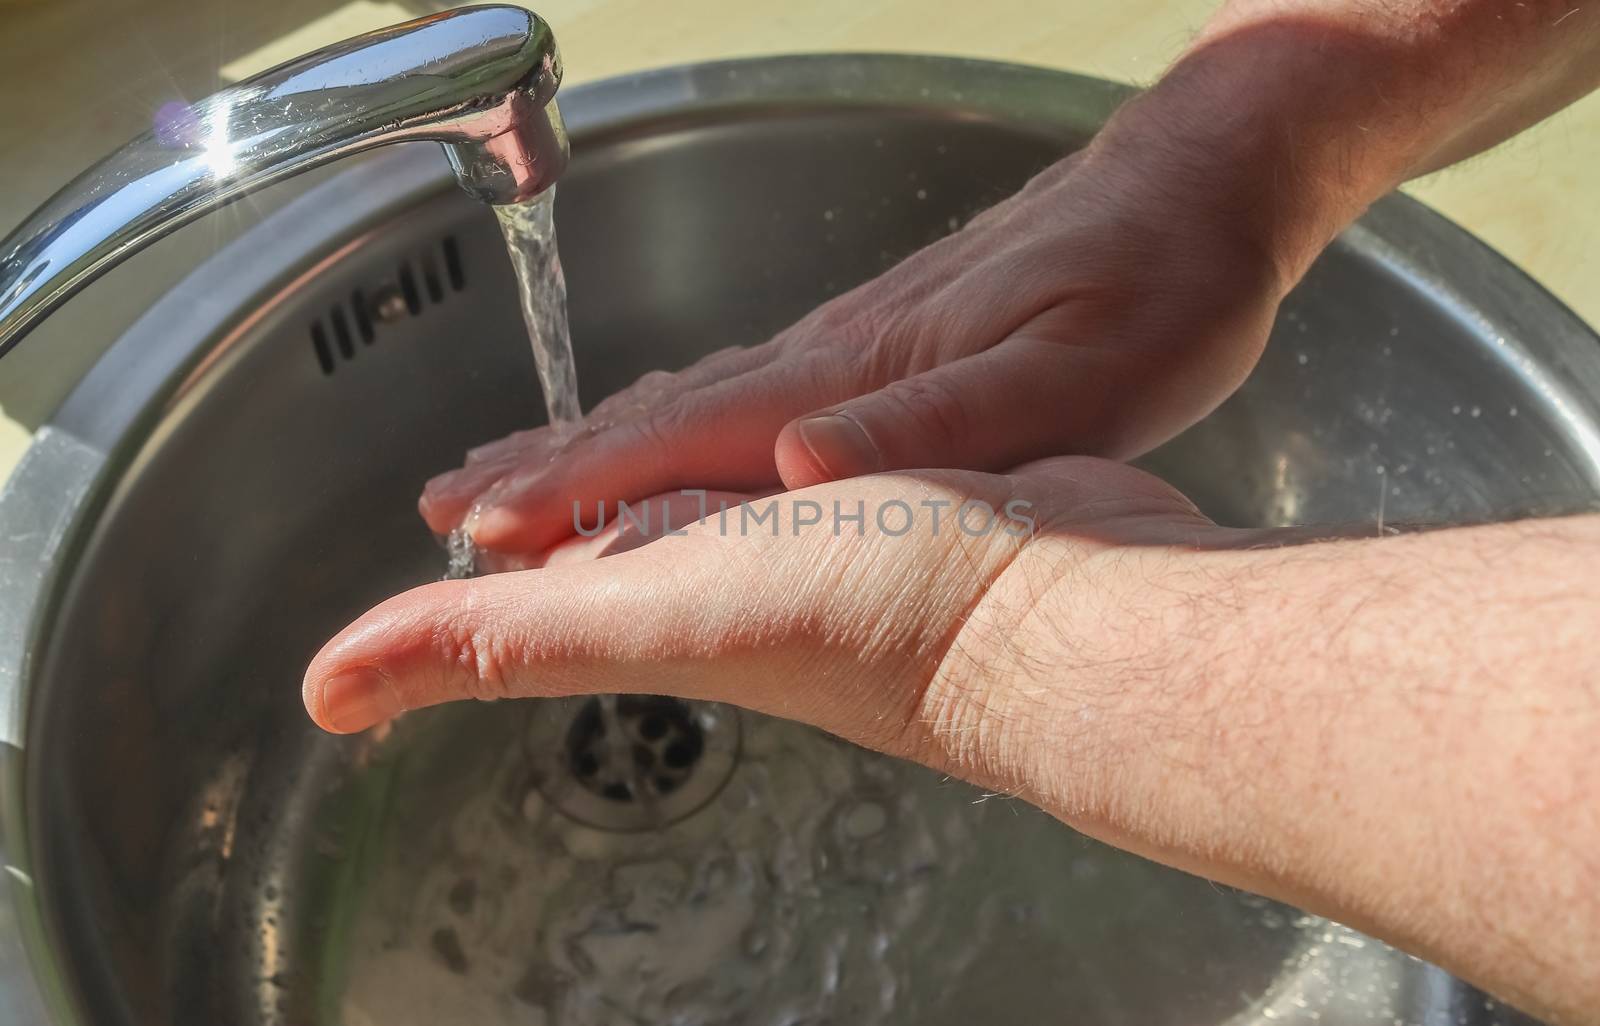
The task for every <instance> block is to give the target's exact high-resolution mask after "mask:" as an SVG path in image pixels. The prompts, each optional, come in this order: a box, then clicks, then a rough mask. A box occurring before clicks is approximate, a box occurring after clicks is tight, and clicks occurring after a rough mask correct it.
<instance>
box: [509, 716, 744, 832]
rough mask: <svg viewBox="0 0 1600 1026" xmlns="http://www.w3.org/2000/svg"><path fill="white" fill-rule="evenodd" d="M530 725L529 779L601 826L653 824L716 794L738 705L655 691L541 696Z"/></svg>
mask: <svg viewBox="0 0 1600 1026" xmlns="http://www.w3.org/2000/svg"><path fill="white" fill-rule="evenodd" d="M541 705H542V706H543V708H541V709H540V710H539V714H538V715H536V716H535V717H534V720H533V726H532V728H531V730H530V733H529V746H530V751H531V753H532V754H533V756H534V760H535V770H534V774H533V781H532V786H533V787H536V788H537V789H538V790H539V793H540V794H542V795H543V796H544V797H545V799H546V800H547V801H549V802H550V803H551V804H552V805H553V806H555V808H557V809H559V810H560V811H561V812H563V813H565V814H566V815H568V816H570V817H571V818H573V819H575V820H577V821H578V822H580V823H584V824H586V825H588V826H592V827H598V828H600V829H602V830H652V829H657V828H660V827H663V826H666V825H668V824H670V823H675V822H677V821H678V820H680V819H683V818H684V817H685V816H688V815H690V814H691V813H694V812H695V811H697V810H698V809H700V808H701V807H703V806H704V805H705V804H706V803H707V802H709V801H710V800H711V799H712V798H714V797H715V796H716V794H717V792H718V791H720V790H722V785H723V784H725V783H727V781H728V777H730V776H731V775H732V774H733V767H734V764H735V763H736V762H737V760H738V757H739V713H738V710H737V709H735V708H733V707H732V706H727V705H722V704H719V703H715V702H685V701H680V700H679V699H676V698H666V697H663V696H660V695H602V696H599V697H593V696H591V697H584V698H567V699H559V700H547V701H546V702H543V703H541Z"/></svg>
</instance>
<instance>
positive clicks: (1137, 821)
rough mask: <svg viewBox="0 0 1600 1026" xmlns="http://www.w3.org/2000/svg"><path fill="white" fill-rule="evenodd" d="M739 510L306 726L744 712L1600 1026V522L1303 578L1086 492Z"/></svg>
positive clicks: (1403, 541)
mask: <svg viewBox="0 0 1600 1026" xmlns="http://www.w3.org/2000/svg"><path fill="white" fill-rule="evenodd" d="M677 502H678V504H679V505H678V508H679V513H678V515H677V516H675V517H674V518H673V519H672V520H671V526H672V527H673V528H676V527H678V526H679V525H680V524H681V523H682V522H683V519H684V518H685V517H686V516H687V515H694V507H695V506H697V504H698V502H697V500H695V499H693V498H692V497H691V498H690V499H688V500H685V499H684V498H683V497H678V499H677ZM836 502H837V503H838V504H839V507H838V511H837V512H836V511H835V505H834V504H835V503H836ZM766 503H775V504H776V506H775V509H776V511H777V513H776V519H768V518H766V516H767V515H766V505H765V504H766ZM858 503H859V504H860V505H859V507H858V505H857V504H858ZM963 504H967V510H966V513H965V523H966V525H967V528H968V530H964V529H963V528H962V522H961V518H962V516H963V514H962V506H963ZM979 504H981V505H979ZM655 508H657V509H659V506H656V507H655ZM711 508H712V510H713V512H712V515H711V516H710V517H709V518H708V519H707V520H705V521H703V522H701V523H699V524H698V525H696V526H693V527H690V528H689V529H688V530H687V531H686V532H685V533H684V534H682V535H681V536H669V537H663V538H660V539H659V540H657V541H654V542H652V543H651V544H649V545H646V546H644V547H642V548H633V547H632V546H633V544H634V542H636V541H637V540H638V539H637V538H629V537H627V536H625V535H623V536H610V537H605V538H597V539H594V540H592V541H590V540H579V541H575V542H569V543H567V544H566V545H565V546H563V547H562V548H561V549H560V550H558V552H557V553H556V554H555V555H553V556H552V558H551V560H550V564H549V565H548V566H547V567H546V568H545V569H542V570H530V571H524V572H521V573H513V574H501V575H497V576H493V577H487V578H480V579H477V580H472V581H451V582H443V583H438V584H431V585H428V586H426V587H423V588H419V589H417V590H415V591H412V592H408V593H406V594H404V595H401V596H399V597H397V598H395V599H392V600H390V601H389V602H387V603H384V604H383V605H381V606H379V607H378V608H377V609H375V610H373V611H372V612H370V613H368V614H367V615H366V616H364V617H362V618H361V619H360V620H358V621H357V622H356V623H355V624H353V625H352V626H351V627H349V628H347V629H346V630H345V631H343V632H342V633H341V634H340V635H339V636H338V637H337V638H335V639H334V640H333V641H332V642H330V643H329V645H328V646H327V647H326V648H325V649H324V650H323V651H322V652H321V653H320V654H319V655H318V656H317V658H316V659H315V661H314V662H313V663H312V665H311V668H310V670H309V671H308V673H307V676H306V681H305V701H306V707H307V709H308V710H309V711H310V712H311V714H312V716H313V717H314V718H315V719H316V720H317V722H318V723H319V724H321V725H322V726H324V727H326V728H328V729H331V730H336V731H351V730H359V729H362V728H364V727H367V726H369V725H372V724H374V723H376V722H379V721H381V720H383V719H386V718H388V717H390V716H392V715H394V714H396V713H398V712H400V711H401V710H403V709H411V708H417V707H420V706H425V705H432V704H435V703H438V702H444V701H450V700H454V699H462V698H513V697H521V696H538V695H566V694H577V693H586V692H619V691H620V692H641V691H643V692H660V693H666V694H672V695H679V696H683V697H688V698H703V699H711V700H716V701H724V702H732V703H735V704H738V705H742V706H745V707H747V708H752V709H757V710H761V711H764V712H768V713H772V714H775V715H779V716H784V717H788V718H792V719H798V720H803V721H805V722H809V723H812V724H815V725H817V726H820V727H822V728H824V729H826V730H829V731H832V732H833V733H836V734H839V735H841V736H843V737H846V738H850V739H853V740H855V741H858V742H860V743H863V744H867V745H870V746H872V747H875V748H879V749H881V750H884V751H887V752H891V753H893V754H897V755H901V756H905V757H908V758H911V759H915V760H917V761H920V762H923V763H925V764H927V765H930V766H933V767H935V768H937V769H939V770H942V771H944V772H948V773H951V774H954V775H956V776H960V777H962V778H964V779H967V780H970V781H973V782H975V783H977V784H979V785H980V786H984V787H988V788H990V789H993V790H997V791H1002V792H1005V793H1009V794H1014V795H1018V796H1020V797H1023V798H1025V799H1027V800H1028V801H1030V802H1033V803H1034V804H1036V805H1038V806H1040V807H1041V808H1044V809H1045V810H1047V811H1049V812H1051V813H1053V814H1055V815H1057V816H1059V817H1060V818H1062V819H1063V820H1065V821H1067V822H1068V823H1070V824H1072V825H1073V826H1074V827H1077V828H1078V829H1080V830H1083V831H1084V832H1086V833H1089V834H1092V835H1094V836H1097V837H1099V838H1101V839H1103V840H1107V841H1110V842H1111V843H1114V844H1117V845H1119V846H1121V847H1124V848H1128V849H1130V850H1132V851H1135V852H1139V853H1142V854H1144V855H1147V856H1149V857H1152V858H1155V859H1158V860H1160V861H1163V862H1167V863H1169V864H1171V865H1175V866H1179V867H1181V868H1184V869H1187V870H1190V871H1192V872H1196V873H1200V874H1202V875H1205V876H1208V877H1211V878H1213V879H1217V880H1221V881H1224V882H1228V883H1232V884H1235V885H1238V886H1242V887H1246V888H1249V889H1251V890H1255V891H1258V892H1261V893H1264V894H1268V895H1271V896H1274V897H1278V898H1281V899H1283V900H1286V901H1290V902H1293V903H1295V904H1297V905H1300V906H1301V907H1304V908H1308V909H1310V910H1312V911H1316V912H1321V913H1323V914H1326V915H1330V916H1333V917H1335V918H1338V919H1340V920H1342V921H1345V922H1348V923H1350V924H1352V925H1354V926H1357V927H1359V928H1362V929H1365V930H1368V931H1369V932H1372V933H1375V934H1377V935H1378V936H1380V937H1383V938H1385V939H1388V940H1390V941H1391V942H1393V943H1395V944H1398V945H1400V946H1402V947H1404V948H1406V949H1408V950H1411V951H1413V952H1416V953H1418V954H1420V955H1423V956H1425V957H1429V958H1432V959H1434V960H1436V961H1438V962H1440V963H1441V964H1443V965H1444V966H1446V967H1447V968H1450V969H1452V970H1454V971H1456V972H1458V973H1461V974H1462V975H1464V976H1466V977H1467V978H1468V979H1471V980H1473V981H1475V982H1477V983H1479V984H1480V985H1483V986H1485V987H1489V988H1491V989H1493V990H1495V991H1496V992H1498V993H1501V994H1502V995H1504V996H1507V997H1509V998H1512V999H1514V1000H1516V1001H1518V1002H1519V1003H1522V1004H1524V1005H1525V1006H1526V1007H1528V1008H1529V1009H1530V1010H1533V1011H1538V1012H1541V1013H1544V1014H1546V1015H1549V1016H1551V1017H1552V1018H1553V1019H1554V1020H1556V1021H1560V1022H1571V1023H1586V1022H1592V1021H1594V1020H1593V1017H1592V1015H1591V1014H1590V1013H1591V1012H1592V1011H1593V1009H1594V1008H1596V1007H1600V977H1597V976H1596V975H1595V973H1594V969H1593V967H1594V965H1595V964H1597V962H1600V936H1597V935H1596V934H1595V931H1594V929H1593V924H1594V923H1595V922H1596V921H1600V904H1597V898H1596V895H1600V862H1597V861H1596V860H1595V858H1594V855H1593V853H1594V852H1595V851H1596V850H1597V847H1600V806H1597V805H1596V803H1595V802H1594V800H1593V796H1594V795H1595V794H1596V793H1600V758H1597V757H1596V749H1595V745H1594V738H1595V737H1596V736H1600V698H1597V695H1596V693H1595V690H1594V681H1595V680H1597V679H1600V647H1597V646H1595V645H1594V644H1593V639H1592V630H1593V624H1594V623H1596V622H1600V593H1596V592H1595V590H1594V589H1592V588H1585V587H1583V586H1582V582H1584V581H1588V580H1592V579H1593V577H1594V575H1595V574H1596V573H1600V566H1595V565H1594V564H1595V559H1594V553H1595V552H1600V517H1588V518H1576V519H1570V520H1563V521H1548V522H1533V523H1529V524H1507V525H1496V526H1490V527H1481V528H1470V529H1458V530H1449V531H1439V532H1436V533H1433V534H1428V535H1414V536H1409V537H1398V538H1385V539H1371V538H1368V539H1365V540H1359V541H1324V542H1320V543H1315V544H1289V543H1292V542H1306V541H1308V540H1310V539H1313V538H1315V537H1316V534H1315V533H1313V532H1307V531H1239V530H1231V529H1223V528H1219V527H1216V526H1215V525H1213V524H1211V523H1210V522H1209V521H1207V520H1206V519H1204V518H1203V517H1202V516H1201V515H1200V514H1198V513H1197V512H1196V511H1195V510H1194V509H1193V507H1192V506H1190V505H1189V504H1188V503H1187V502H1186V501H1185V500H1184V499H1183V498H1182V497H1181V496H1179V495H1178V494H1176V493H1175V492H1173V491H1172V490H1171V489H1170V488H1168V487H1167V486H1165V485H1164V484H1162V483H1161V482H1159V481H1157V480H1155V479H1154V478H1151V477H1149V476H1147V475H1145V474H1142V473H1140V472H1139V471H1136V470H1133V469H1131V468H1128V467H1126V466H1123V465H1119V464H1114V463H1109V462H1105V461H1100V460H1094V459H1087V458H1065V459H1056V460H1050V461H1045V462H1042V463H1038V464H1034V465H1031V466H1028V467H1024V468H1021V469H1019V470H1018V471H1015V472H1013V473H1011V474H1009V475H1004V476H999V475H990V474H982V473H973V472H958V471H936V472H935V471H905V472H899V473H893V474H883V475H873V476H869V477H865V478H860V479H856V480H852V481H847V482H837V483H832V484H827V485H820V486H815V487H812V488H808V489H804V490H801V491H799V492H795V493H791V494H786V495H781V496H777V497H774V498H769V499H765V500H758V501H757V503H756V504H755V505H754V507H753V509H752V512H753V513H759V514H760V515H761V516H762V517H763V519H761V520H760V521H753V520H751V519H749V515H748V514H747V513H746V512H745V511H743V510H742V509H740V508H738V507H735V508H733V509H731V510H730V511H729V513H728V514H727V515H726V517H725V518H722V517H719V515H718V514H717V513H716V512H714V511H715V509H716V503H715V501H712V503H711ZM985 510H992V511H993V512H994V513H995V515H996V519H995V521H994V522H993V523H992V524H989V525H988V527H987V529H985V530H978V529H979V528H980V527H982V526H983V525H984V524H985V521H986V520H987V517H986V514H985V513H984V511H985ZM857 512H860V513H861V514H862V519H861V521H860V522H859V523H860V530H859V533H858V531H857V522H856V521H854V520H853V519H850V518H852V517H853V516H855V515H856V514H857ZM840 514H842V515H843V517H844V518H845V519H843V520H839V519H837V518H838V517H839V515H840ZM908 515H909V517H910V520H909V525H910V526H909V527H907V526H906V525H907V524H908V519H907V516H908ZM880 516H881V517H883V518H884V519H883V520H881V521H880ZM935 517H937V518H938V528H937V529H935V527H934V523H935ZM808 521H811V523H809V524H808V523H807V522H808ZM1025 521H1031V523H1032V525H1033V529H1032V531H1031V533H1030V532H1028V531H1013V530H1008V529H1007V528H1008V527H1014V526H1016V525H1019V524H1021V523H1024V522H1025ZM654 523H655V527H654V528H652V530H654V531H659V530H660V527H661V522H660V521H659V519H658V520H656V521H654ZM836 528H837V533H836ZM579 549H587V550H588V551H587V552H581V551H579ZM618 549H620V550H625V551H620V553H619V554H616V555H613V556H609V557H608V558H606V559H603V560H599V561H584V560H583V558H582V557H583V556H584V555H597V554H604V553H605V552H607V551H613V550H618Z"/></svg>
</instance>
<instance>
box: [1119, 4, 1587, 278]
mask: <svg viewBox="0 0 1600 1026" xmlns="http://www.w3.org/2000/svg"><path fill="white" fill-rule="evenodd" d="M1597 86H1600V9H1591V8H1590V7H1589V6H1588V5H1583V4H1578V3H1573V2H1571V0H1525V2H1519V3H1512V2H1510V0H1395V2H1388V3H1368V2H1361V0H1231V2H1229V3H1226V4H1225V5H1224V6H1223V8H1222V9H1221V10H1220V11H1219V12H1218V14H1217V15H1216V16H1215V17H1214V18H1213V19H1212V21H1211V22H1210V23H1209V24H1208V25H1207V26H1206V27H1205V29H1204V30H1203V31H1202V32H1201V34H1200V35H1199V37H1198V38H1197V39H1196V41H1195V42H1194V44H1193V45H1192V46H1191V48H1190V49H1189V51H1188V52H1187V53H1186V54H1185V56H1184V57H1183V58H1182V59H1181V60H1180V61H1179V62H1178V64H1177V65H1176V66H1175V67H1174V68H1173V69H1172V70H1171V71H1170V72H1169V73H1168V74H1167V75H1166V76H1165V78H1164V79H1163V80H1162V81H1161V82H1159V83H1158V84H1157V85H1156V86H1155V87H1154V88H1152V89H1151V90H1150V91H1149V92H1148V93H1147V94H1146V95H1145V96H1143V97H1142V98H1141V99H1140V100H1138V101H1136V102H1135V103H1134V104H1130V105H1129V107H1128V108H1126V109H1125V110H1124V111H1123V112H1122V113H1121V114H1120V115H1119V116H1118V117H1117V118H1116V119H1114V120H1113V122H1112V124H1111V126H1110V127H1109V128H1108V130H1107V132H1106V133H1104V138H1103V139H1102V140H1101V141H1100V143H1099V146H1100V147H1101V149H1104V150H1111V151H1116V152H1117V153H1118V154H1119V156H1118V158H1117V159H1121V158H1122V156H1123V155H1126V156H1130V157H1132V158H1133V159H1135V160H1137V159H1138V158H1137V154H1138V153H1139V152H1140V151H1143V152H1145V153H1146V155H1147V157H1148V155H1149V154H1150V152H1151V151H1152V150H1159V156H1158V158H1157V159H1158V160H1159V162H1160V163H1162V164H1164V165H1174V166H1175V167H1176V169H1177V170H1179V171H1180V172H1181V174H1180V176H1178V177H1179V178H1187V179H1188V180H1189V185H1190V186H1191V187H1192V189H1193V192H1194V195H1195V201H1196V202H1202V203H1209V204H1212V205H1214V206H1215V207H1216V209H1217V210H1218V211H1219V212H1221V213H1222V214H1223V215H1224V216H1227V217H1230V218H1233V219H1235V220H1236V221H1238V222H1239V223H1240V224H1241V226H1243V227H1246V228H1248V230H1249V231H1250V232H1252V233H1254V234H1255V235H1257V236H1258V237H1259V238H1260V240H1261V242H1262V244H1263V245H1264V246H1266V247H1268V248H1270V249H1271V250H1272V255H1273V257H1274V258H1275V259H1277V260H1278V261H1279V262H1280V263H1281V264H1282V265H1283V267H1284V269H1285V273H1286V278H1287V279H1288V280H1289V281H1290V282H1292V280H1293V279H1294V278H1297V277H1298V275H1299V274H1300V273H1302V272H1303V271H1304V268H1305V266H1306V265H1308V264H1309V262H1310V260H1311V259H1312V258H1314V257H1315V255H1316V253H1317V252H1318V251H1320V250H1321V248H1322V247H1323V246H1324V245H1325V244H1326V243H1327V242H1328V241H1329V240H1330V239H1331V238H1332V236H1333V235H1334V234H1335V233H1336V232H1337V231H1339V230H1340V229H1341V228H1343V227H1344V226H1345V225H1346V224H1347V223H1349V221H1351V220H1352V219H1353V218H1355V217H1356V216H1357V215H1359V214H1360V212H1361V211H1362V210H1364V209H1365V208H1366V206H1367V205H1368V204H1370V203H1371V202H1372V201H1373V200H1374V199H1376V198H1378V197H1379V196H1381V195H1383V194H1384V193H1385V192H1388V191H1389V190H1391V189H1393V188H1394V187H1395V186H1397V185H1399V184H1400V183H1401V182H1403V181H1405V180H1406V179H1408V178H1411V177H1414V176H1416V175H1419V174H1424V173H1426V172H1428V171H1432V170H1436V169H1438V168H1440V167H1444V166H1446V165H1448V164H1450V163H1453V162H1454V161H1457V160H1460V159H1463V158H1465V157H1467V156H1470V155H1471V154H1473V153H1476V152H1479V151H1481V150H1483V149H1486V148H1488V147H1490V146H1493V145H1495V144H1496V143H1498V142H1500V141H1502V140H1504V139H1506V138H1509V137H1510V136H1511V135H1514V134H1515V133H1517V132H1519V131H1521V130H1522V129H1524V128H1526V127H1528V126H1530V125H1532V124H1534V123H1535V122H1537V121H1539V120H1540V119H1542V118H1544V117H1547V116H1548V115H1550V114H1552V113H1554V112H1555V111H1557V110H1559V109H1560V108H1562V107H1563V106H1565V105H1567V104H1569V103H1571V102H1572V101H1574V100H1575V99H1577V98H1579V97H1581V96H1582V95H1584V94H1585V93H1587V92H1589V91H1590V90H1592V89H1594V88H1596V87H1597Z"/></svg>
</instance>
